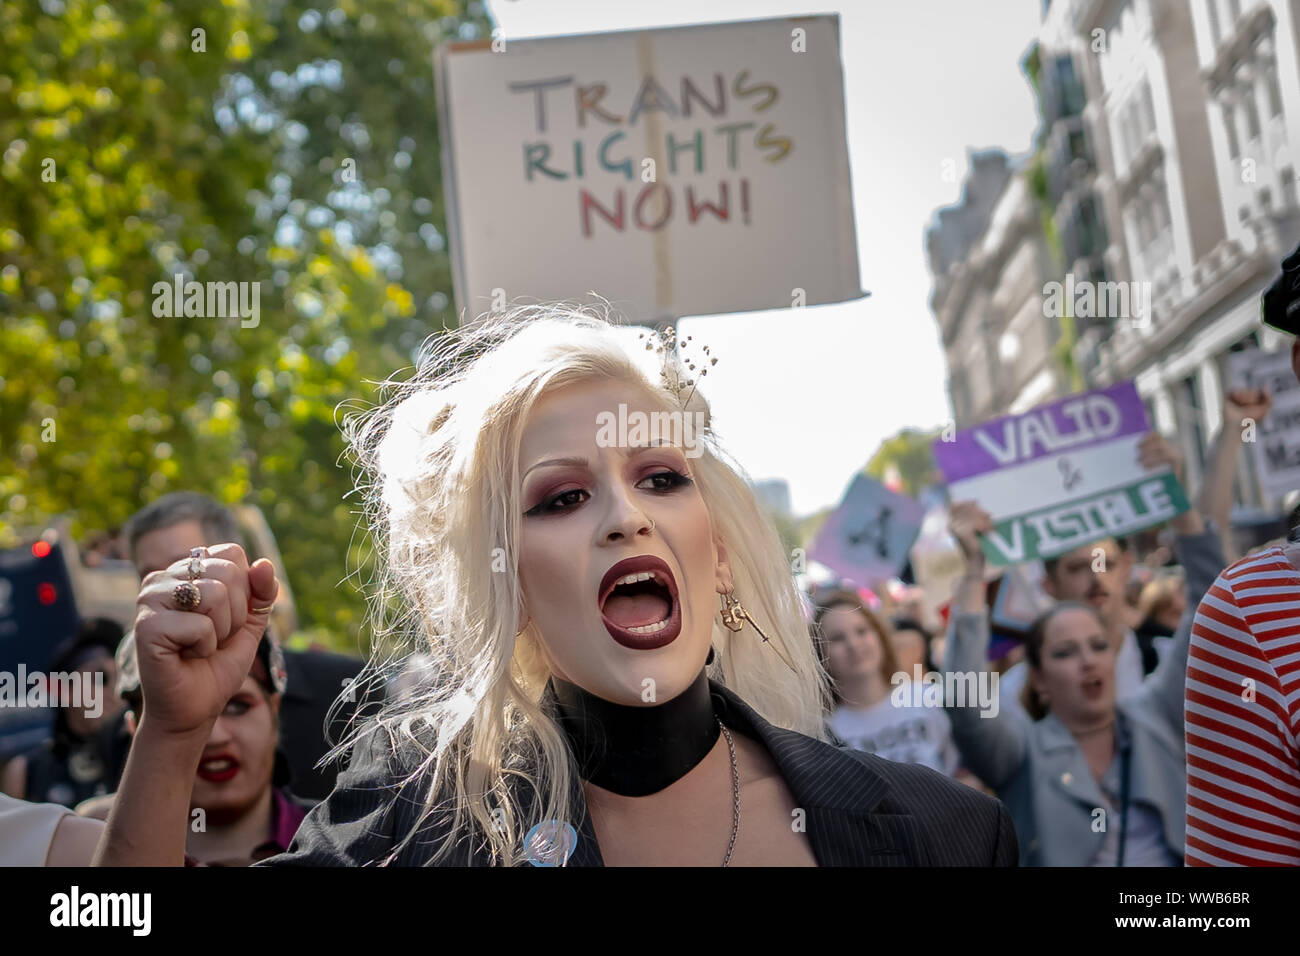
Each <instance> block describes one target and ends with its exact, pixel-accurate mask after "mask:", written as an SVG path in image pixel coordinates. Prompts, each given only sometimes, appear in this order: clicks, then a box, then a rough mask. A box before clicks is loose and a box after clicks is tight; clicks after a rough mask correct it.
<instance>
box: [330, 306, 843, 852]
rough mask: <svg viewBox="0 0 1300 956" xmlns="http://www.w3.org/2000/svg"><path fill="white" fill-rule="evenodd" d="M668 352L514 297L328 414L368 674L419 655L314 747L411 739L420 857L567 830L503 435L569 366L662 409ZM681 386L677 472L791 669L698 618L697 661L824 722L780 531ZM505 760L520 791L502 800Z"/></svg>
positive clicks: (809, 719)
mask: <svg viewBox="0 0 1300 956" xmlns="http://www.w3.org/2000/svg"><path fill="white" fill-rule="evenodd" d="M670 351H671V350H665V354H664V358H663V359H662V360H661V359H660V357H659V353H657V352H653V351H651V352H646V351H645V346H644V344H641V343H638V342H637V340H636V338H635V335H634V334H629V329H628V328H627V327H619V326H618V325H617V323H615V322H613V321H612V320H611V319H610V318H609V317H608V315H607V313H605V312H604V311H599V312H597V311H595V310H592V309H590V308H586V309H580V308H572V307H567V306H559V305H542V306H520V307H516V308H513V309H511V310H509V311H508V312H505V313H502V314H497V315H493V316H489V317H486V318H485V319H484V320H483V321H481V322H479V323H477V324H475V325H472V326H470V327H468V328H464V329H460V330H455V331H449V332H445V333H442V334H439V335H437V336H435V337H433V338H431V339H430V340H429V341H428V342H426V344H425V347H424V349H423V350H422V352H421V354H420V357H419V359H418V367H417V368H416V370H415V373H414V375H412V376H411V377H410V378H409V379H407V380H405V381H402V382H395V381H389V382H387V383H384V386H385V388H386V389H387V390H388V391H389V392H390V393H391V394H390V395H389V396H388V397H387V400H386V401H384V402H383V404H382V405H380V406H378V407H375V408H369V409H365V410H363V411H360V412H356V413H353V414H350V415H348V416H347V417H346V419H345V421H344V426H343V427H344V432H345V434H346V435H347V438H348V441H349V445H350V447H351V451H352V453H353V455H354V458H355V461H356V463H357V465H358V466H359V469H360V472H361V473H360V475H359V484H358V491H359V492H360V493H362V494H363V495H364V497H365V502H366V515H367V517H368V519H369V524H370V534H371V536H372V541H373V544H374V553H373V556H372V557H373V565H374V574H373V576H372V578H371V580H370V582H369V587H368V591H369V602H370V606H369V615H368V625H369V628H370V630H371V646H372V658H371V664H370V666H369V667H368V669H367V673H368V674H370V675H371V679H372V680H385V679H387V678H389V677H391V675H392V674H393V673H395V671H396V670H397V669H400V668H401V667H402V666H403V664H404V663H405V662H407V661H409V660H410V659H411V658H412V655H419V659H420V660H421V661H422V662H423V670H422V671H421V673H420V675H419V676H418V677H417V678H416V679H415V680H414V681H413V682H411V681H410V674H409V668H408V675H407V677H408V691H407V693H405V694H403V695H402V696H401V697H400V698H399V699H396V700H393V699H390V700H389V702H388V703H387V704H386V705H385V706H384V708H383V710H382V711H381V712H380V713H379V714H378V716H377V717H375V718H373V719H371V720H369V721H367V722H366V723H365V724H364V725H362V726H359V727H355V728H353V731H352V733H351V734H350V735H349V739H348V740H345V741H344V742H343V743H342V744H340V745H339V747H337V748H336V749H335V752H334V754H333V755H332V756H338V755H340V754H341V753H342V752H343V751H344V750H345V748H346V747H347V746H349V745H350V744H351V742H352V741H354V740H355V739H356V738H357V737H358V736H360V735H361V734H363V733H366V732H368V731H371V730H374V729H376V724H378V726H379V727H381V728H382V729H383V730H384V731H386V732H387V736H388V742H389V745H390V746H391V747H392V748H393V749H394V750H397V749H399V748H401V749H404V750H405V749H407V748H408V747H412V746H413V747H414V748H415V750H414V752H415V753H418V754H420V757H421V759H420V761H419V765H418V767H417V768H416V770H415V771H414V773H413V774H412V777H411V778H413V777H415V776H416V775H424V778H425V779H427V786H428V790H427V793H425V794H423V795H422V796H424V797H425V798H426V804H425V817H422V819H421V822H423V820H424V818H427V817H428V816H430V815H432V814H436V815H438V816H439V817H440V818H441V820H442V821H443V822H444V823H445V824H447V825H448V826H449V829H448V830H447V837H446V839H444V840H443V841H442V843H441V844H440V845H439V846H438V848H437V850H436V852H435V853H434V854H433V857H432V859H431V860H430V862H448V863H457V862H461V860H458V859H457V860H453V859H452V857H453V856H454V855H457V847H462V848H464V847H465V846H466V844H465V843H464V842H463V841H465V840H466V838H467V837H468V838H469V839H468V852H469V853H470V854H471V855H472V854H473V853H474V850H475V847H476V846H477V847H480V848H481V847H486V848H487V850H488V851H489V853H490V858H491V859H492V861H493V862H494V863H498V864H514V863H516V862H518V861H520V860H521V859H522V858H523V854H524V847H523V843H524V837H525V835H526V834H527V832H528V831H529V829H530V828H531V827H532V826H533V825H534V824H535V823H538V822H541V821H543V820H561V821H564V820H567V821H572V822H573V824H574V826H575V829H576V828H577V821H576V820H575V819H574V817H575V814H576V812H578V810H579V808H578V807H574V806H572V805H571V804H572V800H571V792H572V790H571V788H573V787H574V785H575V783H576V773H577V770H576V765H575V764H574V761H573V758H572V755H571V753H570V750H569V747H568V744H567V741H566V739H565V736H564V734H563V731H562V729H561V728H560V727H559V726H558V724H557V723H556V722H555V721H554V720H553V719H552V718H551V716H550V715H548V714H547V713H545V711H544V708H543V707H542V706H541V705H540V700H541V696H542V693H543V690H544V688H545V685H546V682H547V679H548V678H549V676H550V674H549V671H548V669H547V666H546V664H545V661H544V658H543V655H542V653H541V648H540V645H539V643H538V635H537V633H536V625H535V624H533V623H530V624H529V625H528V627H527V628H525V629H524V630H523V631H522V632H520V633H517V630H518V625H519V620H520V610H521V608H522V606H523V603H522V593H521V589H520V583H519V540H520V530H521V523H522V512H523V510H524V508H523V502H522V498H521V488H520V486H521V478H520V462H519V447H520V441H521V439H522V437H523V434H524V429H525V427H526V424H527V419H528V416H529V412H530V410H531V408H532V407H533V406H534V404H535V403H536V402H537V401H538V400H539V399H540V398H542V397H543V396H544V395H546V394H549V393H550V392H552V391H554V390H556V389H559V388H562V387H565V386H567V385H572V384H575V383H579V382H586V381H592V380H614V381H620V382H627V383H628V384H630V385H632V386H634V387H636V388H638V389H641V390H643V391H644V392H646V393H647V394H648V395H649V396H650V397H652V398H653V399H654V400H655V401H657V402H660V403H662V404H663V406H664V408H665V409H681V408H682V406H681V405H680V404H679V401H680V399H679V397H678V395H677V394H675V393H674V392H673V391H670V390H669V389H667V388H666V387H665V385H664V384H663V382H662V381H661V380H660V379H659V371H660V370H661V368H660V365H661V361H673V362H675V361H676V359H675V357H674V358H672V359H669V358H668V353H669V352H670ZM682 398H683V399H684V398H685V395H683V396H682ZM687 401H688V404H689V407H688V408H687V409H685V410H686V411H689V412H692V413H693V412H697V411H698V412H701V413H703V415H704V418H703V419H702V421H703V422H704V423H705V429H704V437H703V439H702V444H703V450H702V452H701V454H700V456H699V457H698V458H695V459H694V464H693V473H694V476H695V480H696V484H697V487H698V488H699V492H700V495H701V497H702V498H703V500H704V503H705V506H706V507H707V509H708V511H709V514H710V518H711V520H712V524H713V528H714V531H715V534H717V535H718V537H720V539H721V540H722V541H723V543H724V544H725V545H726V548H727V554H728V559H729V564H730V567H731V573H732V579H733V584H734V588H735V594H736V596H737V597H738V598H739V599H740V601H741V602H742V603H743V604H744V606H745V607H746V608H747V609H748V610H749V612H750V613H751V614H753V615H754V617H755V618H756V619H757V620H758V621H759V622H760V623H761V624H762V626H763V629H764V630H765V631H766V633H767V634H768V636H769V637H770V638H771V639H772V641H773V642H774V643H776V644H779V645H780V650H781V651H782V652H783V653H784V654H785V655H786V656H788V657H789V658H790V659H791V660H792V661H793V662H794V664H795V665H796V667H797V672H791V671H790V669H789V668H788V667H787V666H786V665H785V664H784V663H783V662H782V660H781V657H780V656H779V655H778V654H777V653H776V650H775V649H774V648H771V647H764V646H763V644H762V642H761V640H760V639H759V638H758V636H757V634H756V633H755V631H754V629H753V628H752V627H750V626H747V627H746V628H745V629H744V630H743V631H741V632H739V633H732V632H731V631H729V630H727V629H725V628H724V627H722V625H721V624H720V622H719V621H718V619H717V618H716V617H715V619H714V623H713V633H712V638H711V640H712V647H713V649H714V651H715V652H716V653H715V656H714V661H713V663H712V664H711V665H710V667H709V676H710V677H712V678H714V679H715V680H718V681H719V682H721V683H722V684H724V685H725V686H727V687H728V688H729V689H731V690H732V691H734V692H735V693H736V694H738V695H739V696H740V697H741V698H742V699H744V700H745V701H746V702H747V703H748V704H749V705H750V706H751V707H753V708H754V709H755V710H756V711H757V712H758V713H760V714H761V715H762V716H763V717H764V718H765V719H767V720H768V721H770V722H771V723H773V724H774V725H776V726H779V727H784V728H788V729H791V730H796V731H799V732H800V733H804V734H807V735H809V736H812V737H816V738H818V739H825V731H824V728H823V722H822V714H823V708H824V706H825V704H826V702H827V701H828V699H829V698H828V694H827V686H826V676H825V673H824V671H823V670H822V668H821V667H820V666H819V664H818V662H817V660H816V657H815V654H814V651H813V647H812V644H811V642H810V640H809V638H808V633H807V629H806V627H805V624H804V616H803V610H802V605H801V602H800V599H799V595H798V591H797V589H796V586H795V582H794V578H793V575H792V574H791V570H790V565H789V563H788V560H787V557H786V555H785V553H784V550H783V547H782V545H781V543H780V540H779V538H778V537H777V534H776V531H775V529H774V528H773V526H772V524H771V522H770V521H769V520H768V519H767V517H766V516H765V515H764V514H763V512H762V510H761V509H760V508H759V506H758V503H757V500H756V498H755V496H754V494H753V492H752V490H751V489H750V486H749V485H748V483H747V482H746V480H745V478H744V477H743V476H742V473H741V471H740V469H739V468H738V467H737V466H736V465H734V464H733V463H731V462H730V461H729V460H727V459H726V458H725V457H724V455H723V453H722V451H721V450H720V449H719V448H718V447H717V445H716V442H715V439H714V437H713V434H712V429H711V428H710V427H708V412H709V409H708V404H707V403H706V402H705V400H704V396H703V395H702V394H701V393H700V392H699V391H698V390H694V391H693V392H692V393H691V394H690V397H689V399H687ZM697 420H701V419H697ZM501 572H505V573H501ZM411 778H407V779H408V780H409V779H411ZM511 778H513V782H516V783H523V784H527V785H528V786H530V787H531V788H532V789H533V792H534V793H535V794H536V795H537V797H538V799H536V800H531V801H529V802H528V803H527V804H525V803H524V802H523V801H521V800H520V799H519V794H518V792H517V791H516V789H515V788H514V787H512V786H511V782H512V780H511ZM412 836H414V834H413V833H411V834H398V837H399V838H406V839H409V838H410V837H412ZM394 855H395V854H394ZM390 859H391V858H390ZM466 862H467V861H466Z"/></svg>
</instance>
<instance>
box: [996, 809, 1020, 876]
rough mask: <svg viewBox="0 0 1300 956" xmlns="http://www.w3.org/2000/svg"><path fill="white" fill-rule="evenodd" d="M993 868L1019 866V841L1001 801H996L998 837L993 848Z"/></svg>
mask: <svg viewBox="0 0 1300 956" xmlns="http://www.w3.org/2000/svg"><path fill="white" fill-rule="evenodd" d="M993 865H994V866H1019V865H1020V840H1019V839H1018V838H1017V837H1016V828H1015V826H1014V825H1013V824H1012V822H1011V814H1010V813H1008V812H1007V808H1006V806H1005V805H1004V804H1003V803H1002V801H1001V800H999V801H998V835H997V844H996V845H995V846H994V848H993Z"/></svg>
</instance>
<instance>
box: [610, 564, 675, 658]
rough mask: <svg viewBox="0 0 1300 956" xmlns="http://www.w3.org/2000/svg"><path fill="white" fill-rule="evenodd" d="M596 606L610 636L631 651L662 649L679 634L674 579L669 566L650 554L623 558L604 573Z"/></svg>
mask: <svg viewBox="0 0 1300 956" xmlns="http://www.w3.org/2000/svg"><path fill="white" fill-rule="evenodd" d="M632 578H636V579H637V580H632ZM614 602H617V603H614ZM596 606H597V607H598V608H600V619H601V622H602V623H604V625H605V630H606V631H608V632H609V636H610V637H612V638H614V640H616V641H618V643H620V644H622V645H623V646H624V647H628V648H631V649H632V650H634V651H648V650H654V649H655V648H657V647H664V646H665V645H668V644H671V643H672V642H673V641H675V640H676V639H677V636H678V635H679V634H681V632H682V610H681V601H680V600H678V597H677V580H676V578H674V577H673V572H672V570H671V569H669V567H668V564H667V563H666V562H665V561H664V560H663V559H662V558H657V557H655V556H654V555H652V554H642V555H638V556H637V557H634V558H624V559H623V560H622V561H619V562H618V563H617V564H615V565H614V566H613V567H612V568H610V569H609V570H608V571H606V572H605V576H604V577H603V578H601V580H600V590H599V592H598V593H597V595H596ZM660 608H662V609H663V610H662V611H660V610H659V609H660Z"/></svg>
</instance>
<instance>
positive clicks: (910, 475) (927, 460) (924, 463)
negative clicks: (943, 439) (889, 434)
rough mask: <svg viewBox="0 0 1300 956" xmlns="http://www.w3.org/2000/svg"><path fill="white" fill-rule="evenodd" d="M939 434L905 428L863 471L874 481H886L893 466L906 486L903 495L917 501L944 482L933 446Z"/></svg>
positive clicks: (889, 440)
mask: <svg viewBox="0 0 1300 956" xmlns="http://www.w3.org/2000/svg"><path fill="white" fill-rule="evenodd" d="M938 437H939V433H938V432H937V431H935V432H921V431H917V430H916V429H913V428H906V429H904V430H903V431H901V432H899V433H898V434H897V435H895V436H894V437H893V438H890V439H887V440H885V441H884V442H882V443H881V445H880V448H878V449H877V450H876V453H875V454H874V455H872V456H871V460H870V461H869V462H867V467H866V468H864V469H863V471H864V472H865V473H866V474H867V475H869V476H870V477H872V478H875V479H877V480H881V481H883V480H884V478H885V472H886V470H887V469H888V468H889V466H890V465H891V464H892V465H894V466H895V467H896V468H897V469H898V474H899V477H900V478H901V479H902V482H903V492H904V493H905V494H908V495H911V496H913V497H915V496H916V495H918V494H920V492H921V490H922V489H923V488H926V487H928V486H930V485H933V484H938V483H939V482H941V481H942V476H941V475H940V474H939V472H938V469H937V468H936V467H935V464H934V451H933V449H932V445H933V443H934V440H935V439H936V438H938Z"/></svg>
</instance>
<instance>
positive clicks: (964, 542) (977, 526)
mask: <svg viewBox="0 0 1300 956" xmlns="http://www.w3.org/2000/svg"><path fill="white" fill-rule="evenodd" d="M992 530H993V519H992V517H990V516H989V513H988V512H987V511H985V510H984V509H983V508H981V507H980V506H979V504H978V503H976V502H974V501H956V502H953V504H952V505H951V507H949V509H948V532H949V533H950V534H951V535H952V536H953V538H955V539H956V541H957V544H958V546H959V547H960V548H961V553H962V556H963V557H964V558H965V559H966V566H967V567H968V568H970V567H979V568H982V567H983V566H984V560H985V559H984V551H983V550H982V549H981V548H980V543H979V535H981V534H988V533H989V532H990V531H992Z"/></svg>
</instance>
